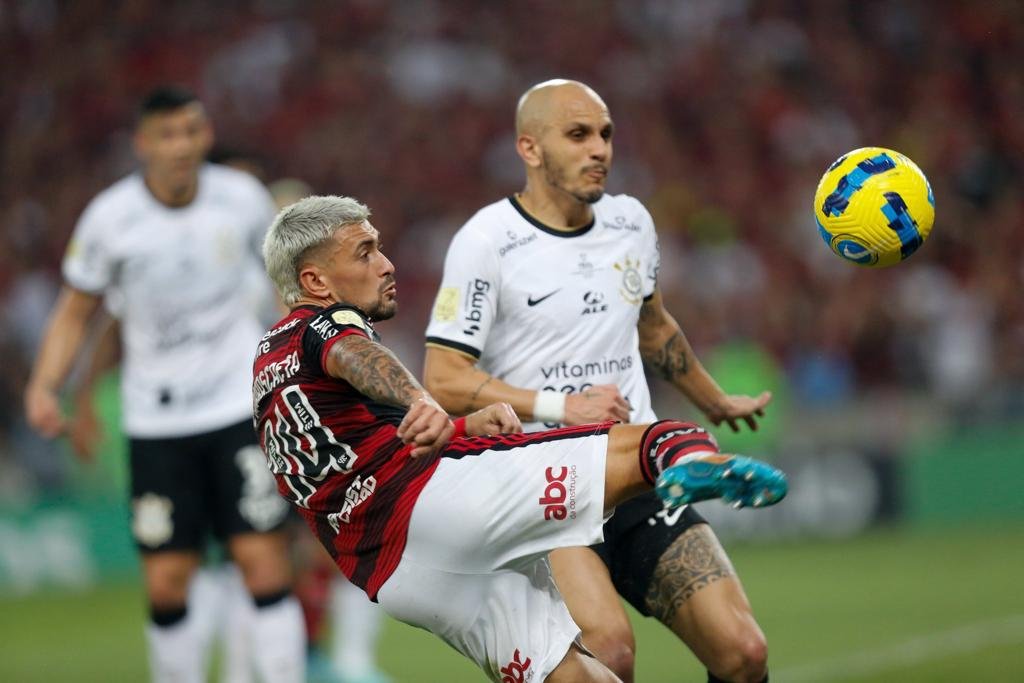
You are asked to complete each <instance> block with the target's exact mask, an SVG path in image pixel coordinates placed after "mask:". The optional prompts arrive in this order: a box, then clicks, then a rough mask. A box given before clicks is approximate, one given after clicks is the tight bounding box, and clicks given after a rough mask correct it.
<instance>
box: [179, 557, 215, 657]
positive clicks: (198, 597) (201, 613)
mask: <svg viewBox="0 0 1024 683" xmlns="http://www.w3.org/2000/svg"><path fill="white" fill-rule="evenodd" d="M223 584H224V581H223V577H222V575H221V571H220V568H219V567H209V566H203V567H200V568H199V569H198V570H197V571H196V572H195V574H193V575H192V580H191V582H190V583H189V586H188V614H187V616H186V617H185V619H186V621H191V622H192V628H193V629H194V630H195V634H196V638H197V639H198V643H199V648H200V654H201V657H202V670H203V671H206V668H207V664H208V663H209V661H210V649H211V647H212V646H213V642H214V640H216V639H217V637H218V636H219V634H220V631H221V628H222V623H223V619H222V617H221V615H222V614H223V611H224V610H223V607H224V589H223V588H224V587H223Z"/></svg>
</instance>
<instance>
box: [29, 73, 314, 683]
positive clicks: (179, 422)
mask: <svg viewBox="0 0 1024 683" xmlns="http://www.w3.org/2000/svg"><path fill="white" fill-rule="evenodd" d="M212 141H213V131H212V127H211V125H210V122H209V120H208V118H207V116H206V114H205V111H204V109H203V107H202V105H201V104H200V102H199V101H198V100H197V99H196V98H195V96H194V95H192V94H191V93H189V92H187V91H184V90H179V89H176V88H161V89H158V90H156V91H154V92H153V93H151V94H150V95H149V96H148V97H147V98H146V99H145V100H144V102H143V103H142V107H141V113H140V116H139V120H138V123H137V126H136V131H135V138H134V143H135V149H136V152H137V154H138V156H139V159H140V161H141V163H142V169H141V172H140V173H135V174H132V175H130V176H128V177H126V178H124V179H122V180H120V181H118V182H117V183H115V184H114V185H113V186H112V187H110V188H109V189H107V190H105V191H104V192H103V193H101V194H100V195H98V196H97V197H96V198H95V199H94V200H93V201H92V202H91V203H90V204H89V206H88V207H87V208H86V210H85V212H84V214H83V215H82V218H81V219H80V220H79V223H78V225H77V226H76V228H75V232H74V235H73V237H72V240H71V243H70V244H69V246H68V249H67V253H66V255H65V259H64V264H63V272H64V277H65V286H64V288H63V289H62V291H61V295H60V297H59V299H58V301H57V304H56V305H55V308H54V310H53V312H52V313H51V317H50V321H49V323H48V327H47V332H46V334H45V336H44V339H43V342H42V346H41V349H40V352H39V355H38V357H37V359H36V363H35V366H34V368H33V371H32V376H31V378H30V381H29V384H28V387H27V388H26V394H25V407H26V413H27V416H28V420H29V422H30V424H32V426H33V427H34V428H35V429H36V430H37V431H39V432H40V433H41V434H43V435H45V436H49V437H54V436H57V435H59V434H61V433H62V432H64V431H65V429H66V428H67V422H66V421H65V419H64V417H63V416H62V414H61V409H60V405H59V398H58V397H59V392H60V390H61V388H62V386H63V384H64V382H65V380H66V378H67V375H68V373H69V370H70V368H71V366H72V364H73V361H74V360H75V357H76V355H77V354H78V353H79V352H80V351H81V349H82V345H83V341H84V339H85V336H86V329H87V327H88V325H89V322H90V320H91V319H92V318H93V316H94V314H95V313H96V312H97V310H98V309H99V308H100V307H101V304H102V300H103V296H104V295H105V294H109V293H111V292H115V293H116V295H117V296H118V297H119V298H120V300H121V303H120V305H119V307H120V315H121V320H120V324H121V341H122V348H123V363H122V368H123V371H122V374H121V403H122V415H123V417H122V419H123V428H124V432H125V433H126V434H127V436H128V437H129V456H130V460H131V465H130V472H131V480H132V481H131V488H132V532H133V535H134V537H135V541H136V543H137V545H138V547H139V550H140V552H141V554H142V570H143V576H144V580H145V587H146V594H147V598H148V601H149V607H150V618H151V621H150V624H149V626H148V628H147V640H148V642H149V650H150V662H151V667H152V674H153V679H154V680H156V681H176V682H182V681H184V682H192V681H201V680H204V679H205V672H204V671H203V668H202V667H203V662H202V652H203V643H202V642H201V641H202V633H201V631H202V628H203V626H202V624H200V623H198V621H197V620H196V619H194V618H190V616H189V614H188V609H187V602H186V601H187V596H188V590H189V586H190V579H191V577H192V576H193V574H194V573H195V571H196V569H197V567H198V566H199V564H200V562H201V560H202V553H203V551H204V549H205V547H206V539H207V533H208V532H209V531H212V532H213V533H214V534H215V535H216V536H217V537H218V538H219V539H221V540H223V541H224V542H225V544H226V548H227V550H228V553H229V554H230V556H231V558H232V559H233V560H234V562H235V563H237V565H238V567H239V569H240V570H241V572H242V576H243V578H244V581H245V584H246V587H247V588H248V590H249V592H250V594H251V595H252V598H253V602H254V609H253V613H252V619H251V624H250V626H251V636H252V656H253V664H254V667H255V669H256V671H257V673H258V675H259V676H260V677H261V678H263V679H264V680H266V681H296V682H298V681H302V680H303V679H304V664H305V633H304V629H303V625H302V616H301V611H300V609H299V605H298V602H297V601H296V600H295V598H294V597H293V596H292V594H291V581H292V577H291V570H290V567H289V562H288V557H287V548H286V541H285V537H284V535H283V534H282V533H281V532H280V530H279V529H280V526H281V524H282V523H283V521H284V518H285V514H286V511H287V510H286V506H283V505H281V504H280V499H279V497H278V496H277V494H276V491H275V490H274V484H273V481H272V479H271V478H270V477H269V475H268V473H267V471H266V467H265V463H264V462H263V457H262V454H261V453H260V452H259V449H258V447H257V446H256V445H255V443H254V436H253V433H252V422H251V420H252V405H251V395H250V392H249V384H250V377H251V374H250V372H251V359H252V355H253V351H252V350H253V348H254V346H255V344H256V342H257V341H258V340H259V336H260V331H261V327H260V324H259V322H258V320H257V317H256V315H255V314H254V313H253V307H252V306H251V302H250V301H248V300H247V297H248V296H249V292H250V291H251V288H249V287H248V286H245V285H247V284H248V283H252V282H255V279H256V275H255V273H254V271H256V270H257V269H259V268H260V266H261V264H260V259H259V252H258V245H259V244H260V241H261V240H262V237H263V234H264V232H265V230H266V226H267V225H268V224H269V222H270V220H271V219H272V218H273V213H274V206H273V203H272V201H271V198H270V196H269V195H268V194H267V192H266V190H265V189H264V188H263V187H262V186H261V185H260V184H259V182H257V181H256V180H255V179H254V178H252V177H251V176H249V175H247V174H244V173H241V172H238V171H235V170H232V169H228V168H225V167H222V166H215V165H209V164H205V163H204V161H203V159H204V157H205V155H206V153H207V152H208V151H209V149H210V146H211V144H212ZM240 284H241V286H240Z"/></svg>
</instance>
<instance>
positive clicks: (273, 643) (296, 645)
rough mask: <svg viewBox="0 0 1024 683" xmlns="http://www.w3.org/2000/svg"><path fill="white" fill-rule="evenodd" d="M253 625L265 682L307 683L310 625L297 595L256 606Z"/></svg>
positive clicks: (257, 660) (255, 648) (256, 659)
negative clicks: (307, 650)
mask: <svg viewBox="0 0 1024 683" xmlns="http://www.w3.org/2000/svg"><path fill="white" fill-rule="evenodd" d="M250 628H251V631H250V632H251V633H252V641H251V642H252V649H253V652H252V655H253V661H254V662H255V664H256V671H257V673H258V674H259V676H260V679H261V680H262V681H263V682H264V683H305V680H306V625H305V623H304V622H303V620H302V608H301V607H300V606H299V601H298V600H297V599H296V598H295V596H294V595H288V597H286V598H285V599H283V600H280V601H278V602H275V603H274V604H272V605H267V606H266V607H255V608H254V610H253V614H252V621H251V626H250Z"/></svg>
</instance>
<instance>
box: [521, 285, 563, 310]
mask: <svg viewBox="0 0 1024 683" xmlns="http://www.w3.org/2000/svg"><path fill="white" fill-rule="evenodd" d="M561 291H562V288H561V287H559V288H558V289H556V290H555V291H553V292H551V293H550V294H545V295H544V296H542V297H540V298H539V299H534V298H533V297H532V296H528V297H526V305H527V306H536V305H537V304H539V303H540V302H541V301H544V299H547V298H548V297H551V296H554V295H555V294H558V293H559V292H561Z"/></svg>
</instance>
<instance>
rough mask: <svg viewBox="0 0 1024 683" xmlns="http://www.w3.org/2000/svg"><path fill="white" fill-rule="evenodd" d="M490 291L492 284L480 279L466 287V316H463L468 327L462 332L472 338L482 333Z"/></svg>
mask: <svg viewBox="0 0 1024 683" xmlns="http://www.w3.org/2000/svg"><path fill="white" fill-rule="evenodd" d="M489 291H491V283H490V282H488V281H487V280H481V279H480V278H477V279H476V280H473V281H472V282H470V283H468V284H467V285H466V305H465V307H464V310H465V311H466V314H465V315H464V316H463V320H464V321H465V323H466V326H465V327H464V328H463V330H462V331H463V332H464V333H465V334H467V335H469V336H470V337H472V336H473V335H475V334H476V333H477V332H479V331H480V322H481V321H482V320H483V319H484V304H486V303H487V292H489Z"/></svg>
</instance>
